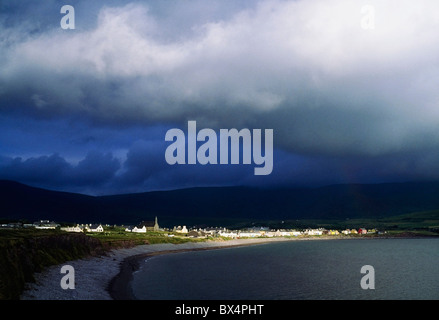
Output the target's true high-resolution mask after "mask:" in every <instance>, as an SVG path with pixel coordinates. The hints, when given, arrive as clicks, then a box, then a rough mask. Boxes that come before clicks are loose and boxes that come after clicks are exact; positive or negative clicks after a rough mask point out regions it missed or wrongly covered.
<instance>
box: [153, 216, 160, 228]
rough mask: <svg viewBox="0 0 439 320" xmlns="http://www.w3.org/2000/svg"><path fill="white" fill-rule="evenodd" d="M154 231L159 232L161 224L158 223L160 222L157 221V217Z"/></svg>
mask: <svg viewBox="0 0 439 320" xmlns="http://www.w3.org/2000/svg"><path fill="white" fill-rule="evenodd" d="M154 231H159V223H158V220H157V216H155V221H154Z"/></svg>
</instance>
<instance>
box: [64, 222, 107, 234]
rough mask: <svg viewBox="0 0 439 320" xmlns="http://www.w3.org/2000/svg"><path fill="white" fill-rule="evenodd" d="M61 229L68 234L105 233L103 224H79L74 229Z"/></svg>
mask: <svg viewBox="0 0 439 320" xmlns="http://www.w3.org/2000/svg"><path fill="white" fill-rule="evenodd" d="M60 229H61V230H63V231H67V232H104V227H103V226H102V225H101V224H85V225H84V224H77V225H76V226H74V227H63V228H60Z"/></svg>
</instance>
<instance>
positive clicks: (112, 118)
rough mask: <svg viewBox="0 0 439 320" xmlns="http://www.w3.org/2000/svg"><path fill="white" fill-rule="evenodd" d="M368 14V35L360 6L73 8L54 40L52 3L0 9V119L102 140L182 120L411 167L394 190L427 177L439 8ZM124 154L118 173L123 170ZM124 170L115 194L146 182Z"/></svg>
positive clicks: (438, 80)
mask: <svg viewBox="0 0 439 320" xmlns="http://www.w3.org/2000/svg"><path fill="white" fill-rule="evenodd" d="M24 3H26V2H24ZM27 4H29V5H30V6H31V4H30V2H27ZM367 4H368V5H370V6H372V7H373V8H374V18H375V23H374V29H370V30H365V29H363V28H362V20H363V19H364V17H365V13H364V12H362V8H363V6H364V5H365V3H364V1H359V0H354V1H351V0H297V1H281V0H261V1H253V2H251V4H250V3H248V2H246V1H237V2H233V4H232V3H225V2H224V1H214V0H212V1H188V2H185V5H182V3H181V2H178V1H177V2H176V1H166V3H162V4H157V3H154V2H153V1H151V2H148V1H146V2H128V1H109V2H99V1H97V2H96V3H95V4H93V5H92V4H89V2H86V1H79V2H78V3H77V5H75V9H76V25H77V29H76V30H62V29H61V28H60V27H59V20H60V19H61V17H62V16H61V15H60V14H59V8H60V7H61V5H60V4H59V3H58V2H56V1H50V2H47V3H45V4H44V5H42V7H39V10H40V12H41V14H40V15H38V14H36V18H35V17H34V18H31V17H32V15H31V12H30V10H29V8H28V9H27V10H26V9H21V8H26V7H25V5H23V4H22V7H17V5H15V6H14V5H12V4H10V7H7V8H6V9H7V10H6V11H5V12H6V13H4V14H2V15H1V16H0V21H1V23H2V26H3V27H2V28H1V31H0V39H1V40H0V69H1V70H2V72H1V73H0V112H2V113H3V114H4V115H6V116H9V117H10V118H11V119H17V118H18V117H29V118H33V119H43V120H44V121H47V120H50V119H63V118H65V119H67V118H71V117H73V118H76V119H81V121H87V123H91V125H90V126H92V127H96V126H106V127H109V128H114V129H115V130H117V129H119V128H122V127H123V128H131V127H135V126H154V125H158V124H159V125H165V126H166V125H167V126H180V127H181V128H184V127H185V125H186V123H187V121H188V120H196V121H197V123H199V124H200V126H204V127H211V128H213V129H219V128H244V127H248V128H272V129H274V132H275V147H276V148H277V149H278V150H282V152H284V153H285V154H290V155H291V157H292V158H294V159H297V158H301V159H317V158H319V157H320V158H322V159H323V158H325V159H327V160H328V159H334V161H335V162H337V163H338V165H337V167H345V166H347V165H348V163H349V164H351V163H352V161H354V162H357V163H363V162H364V163H365V166H368V165H367V164H369V165H370V164H371V163H375V164H376V165H377V164H378V163H382V166H384V167H386V168H387V167H388V168H392V167H393V168H395V166H394V165H395V162H396V161H399V162H401V163H408V162H411V163H413V166H412V168H414V167H416V168H417V169H416V170H415V171H410V170H411V169H408V167H409V166H406V167H405V168H406V170H402V169H401V170H402V172H403V173H405V174H406V175H405V176H407V177H409V176H413V172H419V173H420V174H421V175H422V176H425V177H430V176H431V173H432V172H434V170H435V168H436V166H435V165H434V164H433V162H434V161H432V160H429V159H435V155H436V152H437V150H438V148H439V139H438V134H439V131H438V129H437V128H439V108H438V107H439V106H438V102H439V91H438V90H437V88H438V85H439V76H438V75H439V72H438V66H439V61H438V59H437V57H438V56H439V41H438V37H437V35H438V34H439V16H438V15H437V14H436V13H437V12H439V3H437V1H433V0H420V1H416V2H414V1H408V0H402V1H392V0H385V1H374V0H371V1H368V2H367ZM58 7H59V8H58ZM47 11H50V12H52V13H51V15H50V18H51V19H49V18H47V17H46V16H47ZM8 12H9V15H7V13H8ZM33 12H35V11H33ZM37 13H38V11H37ZM43 13H46V16H44V15H43ZM43 16H44V17H45V18H43ZM38 17H40V19H38ZM26 18H28V19H26ZM49 20H50V23H49V22H48V21H49ZM19 21H21V22H19ZM133 140H134V141H135V140H138V138H134V139H133ZM132 143H133V142H132ZM132 143H130V145H125V146H124V150H126V152H127V155H126V157H127V159H123V160H121V159H119V164H120V168H119V170H123V168H124V167H126V168H135V167H136V164H135V161H133V159H132V158H131V157H132V156H133V155H135V154H136V152H140V151H139V150H137V149H136V147H132ZM130 148H131V149H130ZM136 150H137V151H136ZM157 150H158V149H154V150H150V152H149V154H150V155H151V154H157V153H158V152H157ZM104 153H105V152H104ZM284 153H282V155H281V156H280V157H281V158H282V161H283V160H284V159H286V158H288V157H286V156H285V157H284V156H283V154H284ZM45 156H47V154H45ZM83 156H84V155H83ZM146 156H147V155H146V154H145V157H146ZM153 157H156V156H155V155H154V156H153ZM48 159H50V157H49V158H47V160H48ZM85 159H87V158H85ZM85 159H84V161H85ZM157 159H158V158H157ZM337 159H338V160H337ZM409 159H410V160H409ZM52 160H53V159H52ZM106 160H109V161H110V162H111V157H110V158H106ZM125 160H126V162H125ZM162 160H163V159H160V161H162ZM331 161H332V160H331ZM331 161H329V160H328V162H326V163H327V165H328V166H329V163H330V162H331ZM25 162H26V161H24V162H22V163H21V165H24V164H25ZM157 162H158V161H157ZM293 163H294V164H297V162H296V160H294V161H293ZM366 163H367V164H366ZM137 167H138V170H140V171H141V174H140V175H137V176H135V175H133V176H132V177H131V178H130V177H129V174H127V175H126V176H125V177H124V179H126V180H124V181H134V180H135V179H136V178H135V177H137V179H140V178H139V177H144V180H148V179H149V178H148V177H151V176H152V174H151V173H149V172H151V170H152V167H151V168H145V167H144V168H142V169H141V168H140V167H142V166H141V165H138V166H137ZM111 168H112V169H113V171H114V168H116V166H114V167H111ZM154 168H155V167H154ZM423 169H424V170H423ZM78 170H79V169H78ZM127 170H128V169H127ZM142 170H143V171H142ZM163 170H164V172H167V171H166V170H170V171H173V170H175V169H174V168H172V169H170V168H167V169H166V170H165V169H163ZM328 170H329V169H328ZM128 171H129V170H128ZM375 171H377V169H376V168H375ZM393 171H394V172H395V173H396V172H397V171H398V170H396V169H395V170H393ZM380 174H383V173H382V172H381V173H380ZM104 176H105V175H103V177H104ZM165 176H166V175H164V176H163V177H161V178H162V179H165ZM385 176H387V175H385ZM390 176H397V174H391V175H390ZM415 176H417V175H415ZM433 176H434V175H433ZM213 180H214V179H213ZM311 180H312V179H311Z"/></svg>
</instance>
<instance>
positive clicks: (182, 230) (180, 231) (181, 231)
mask: <svg viewBox="0 0 439 320" xmlns="http://www.w3.org/2000/svg"><path fill="white" fill-rule="evenodd" d="M174 231H175V232H178V233H188V232H189V231H188V229H187V228H186V226H183V228H182V227H181V226H178V227H177V228H175V227H174Z"/></svg>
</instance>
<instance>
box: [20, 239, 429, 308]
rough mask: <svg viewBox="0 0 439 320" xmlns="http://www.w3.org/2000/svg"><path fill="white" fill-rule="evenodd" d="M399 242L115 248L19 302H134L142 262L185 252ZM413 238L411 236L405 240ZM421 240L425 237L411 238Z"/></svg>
mask: <svg viewBox="0 0 439 320" xmlns="http://www.w3.org/2000/svg"><path fill="white" fill-rule="evenodd" d="M395 238H396V239H402V238H406V237H387V236H383V237H373V238H369V237H367V238H366V237H364V238H362V237H361V238H360V237H344V236H343V237H338V236H324V237H318V238H317V237H316V238H283V237H279V238H249V239H233V240H223V241H215V240H213V241H211V240H208V241H203V242H185V243H181V244H170V243H162V244H147V245H139V246H135V247H132V248H124V249H115V250H112V251H110V252H108V253H107V255H105V256H99V257H91V258H86V259H80V260H74V261H68V262H65V263H63V264H61V265H56V266H51V267H49V268H48V269H47V270H45V271H43V272H42V273H39V274H36V275H35V279H36V282H35V283H27V284H26V289H25V290H24V292H23V293H22V294H21V296H20V299H21V300H136V298H135V296H134V294H133V293H132V291H131V281H132V279H133V272H134V271H136V270H138V269H139V267H140V265H141V262H142V261H143V260H145V259H148V258H150V257H153V256H157V255H162V254H171V253H179V252H188V251H202V250H213V249H225V248H233V247H242V246H250V245H258V244H267V243H272V242H285V241H318V240H350V239H362V240H373V239H395ZM407 238H412V237H407ZM413 238H424V237H413ZM62 265H71V266H73V267H74V269H75V289H74V290H63V289H62V288H61V287H60V280H61V278H62V276H63V274H61V273H60V268H61V266H62Z"/></svg>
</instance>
